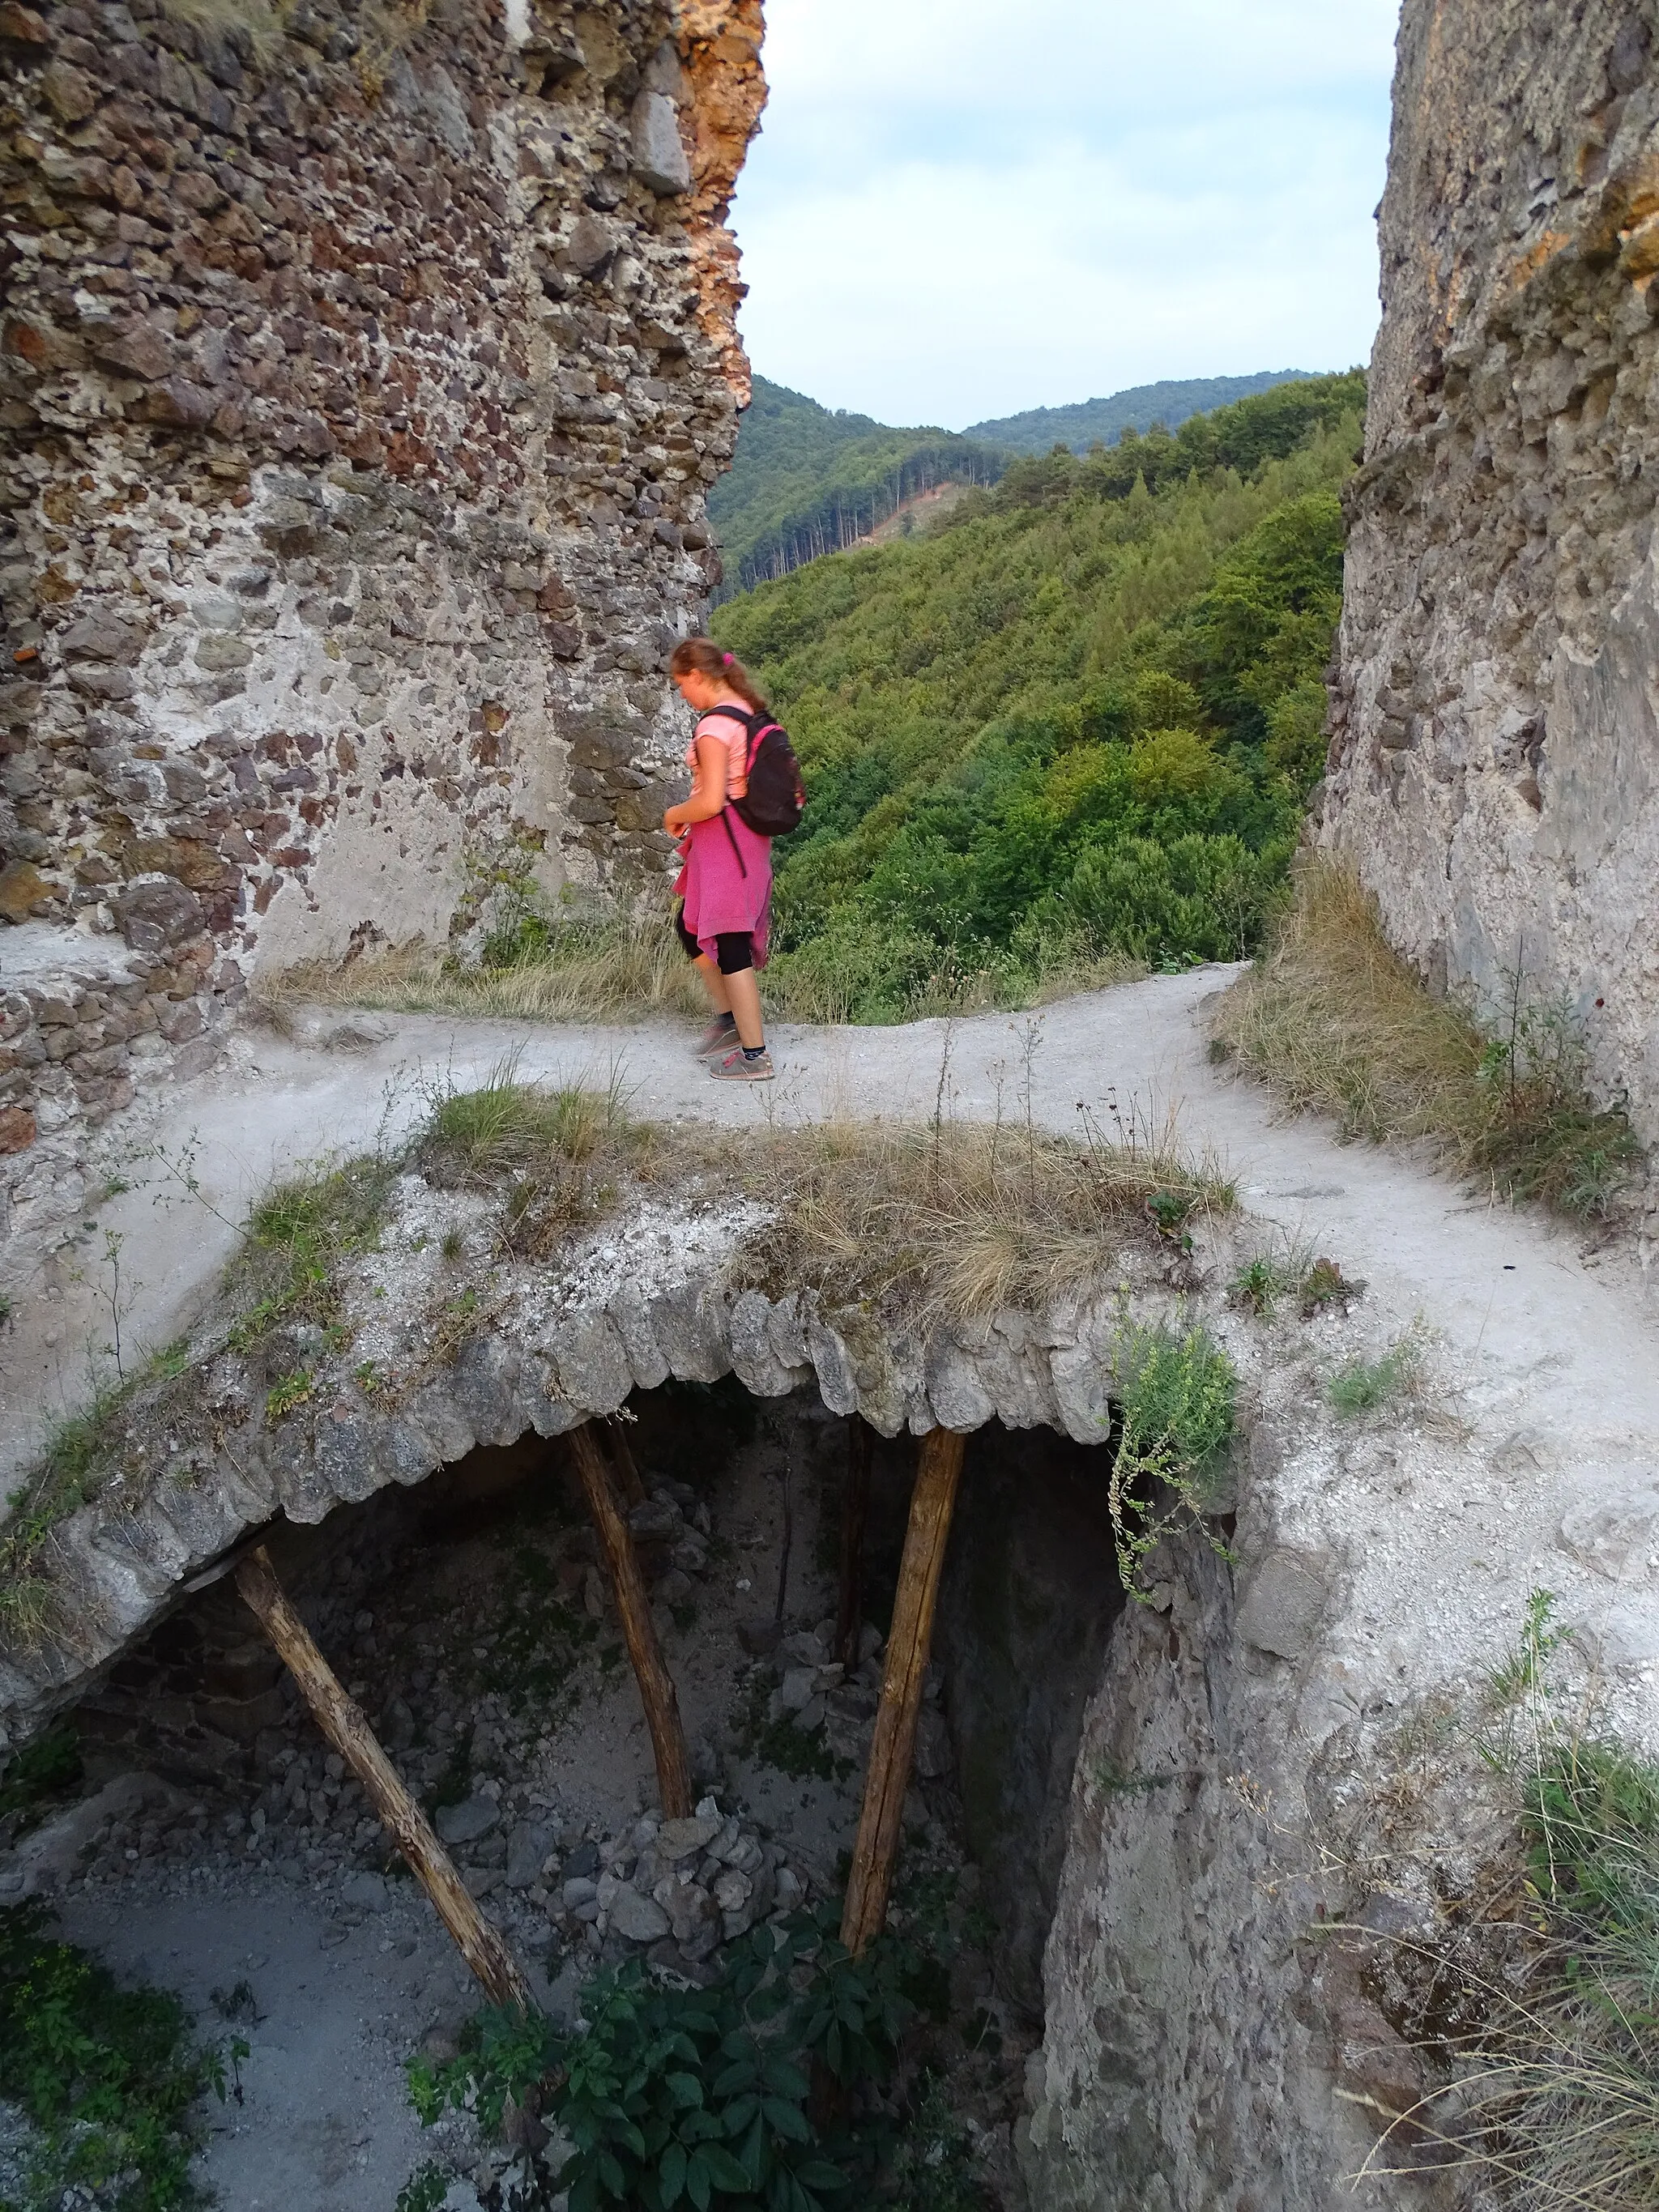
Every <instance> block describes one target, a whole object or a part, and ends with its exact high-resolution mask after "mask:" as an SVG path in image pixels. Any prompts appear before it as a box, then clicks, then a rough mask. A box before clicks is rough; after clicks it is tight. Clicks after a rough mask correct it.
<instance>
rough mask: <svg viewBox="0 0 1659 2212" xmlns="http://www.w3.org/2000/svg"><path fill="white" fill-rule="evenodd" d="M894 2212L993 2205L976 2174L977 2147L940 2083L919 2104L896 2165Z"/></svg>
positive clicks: (975, 2209)
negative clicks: (975, 2149) (952, 2107)
mask: <svg viewBox="0 0 1659 2212" xmlns="http://www.w3.org/2000/svg"><path fill="white" fill-rule="evenodd" d="M892 2178H893V2191H894V2194H893V2198H892V2204H893V2212H984V2208H985V2207H986V2206H987V2204H988V2203H990V2201H991V2200H990V2198H989V2197H987V2193H986V2191H985V2188H984V2185H983V2184H982V2183H981V2180H980V2178H979V2176H978V2174H977V2173H976V2172H975V2158H974V2145H973V2141H972V2138H971V2137H970V2136H969V2133H968V2130H967V2129H966V2128H965V2127H964V2126H963V2124H962V2122H961V2120H960V2119H958V2118H957V2115H956V2114H955V2113H954V2112H952V2111H951V2103H950V2099H949V2097H948V2096H947V2095H946V2093H945V2085H944V2083H943V2082H942V2081H928V2082H927V2084H926V2086H925V2087H924V2088H923V2090H922V2093H921V2097H920V2098H919V2099H918V2100H916V2102H915V2106H914V2107H913V2109H912V2112H911V2114H910V2118H909V2124H908V2126H907V2127H906V2129H905V2131H904V2134H903V2136H902V2139H901V2141H900V2142H899V2146H898V2148H897V2151H896V2154H895V2156H894V2160H893V2169H892Z"/></svg>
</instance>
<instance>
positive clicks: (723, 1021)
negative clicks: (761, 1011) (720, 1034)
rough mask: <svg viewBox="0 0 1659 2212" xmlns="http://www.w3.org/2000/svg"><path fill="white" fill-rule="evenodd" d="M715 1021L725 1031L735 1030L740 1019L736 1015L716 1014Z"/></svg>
mask: <svg viewBox="0 0 1659 2212" xmlns="http://www.w3.org/2000/svg"><path fill="white" fill-rule="evenodd" d="M714 1019H715V1020H716V1021H717V1022H718V1023H719V1024H720V1027H721V1028H722V1029H723V1030H734V1029H736V1027H737V1026H738V1018H737V1016H736V1015H735V1014H716V1015H715V1017H714Z"/></svg>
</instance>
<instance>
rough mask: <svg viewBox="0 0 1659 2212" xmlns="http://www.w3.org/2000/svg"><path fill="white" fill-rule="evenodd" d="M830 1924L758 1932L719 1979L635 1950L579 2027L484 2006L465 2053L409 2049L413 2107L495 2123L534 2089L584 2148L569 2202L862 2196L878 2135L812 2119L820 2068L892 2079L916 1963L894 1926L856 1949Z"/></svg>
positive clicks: (637, 2210)
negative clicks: (663, 1974)
mask: <svg viewBox="0 0 1659 2212" xmlns="http://www.w3.org/2000/svg"><path fill="white" fill-rule="evenodd" d="M831 1926H832V1917H831V1915H830V1912H829V1909H828V1908H824V1909H823V1910H822V1911H819V1912H818V1913H817V1914H802V1915H799V1916H797V1917H796V1918H795V1919H794V1920H793V1922H792V1923H790V1924H789V1927H788V1929H787V1931H785V1932H780V1931H777V1930H775V1929H772V1928H770V1927H763V1928H758V1929H755V1930H754V1932H753V1933H752V1934H751V1935H750V1936H749V1937H748V1938H747V1940H746V1942H744V1943H743V1944H741V1945H738V1946H734V1947H733V1956H732V1958H731V1959H730V1960H729V1961H728V1964H727V1966H726V1969H725V1972H723V1973H722V1974H721V1976H720V1979H719V1980H718V1981H717V1982H716V1983H715V1984H714V1986H713V1987H712V1988H709V1989H706V1990H705V1989H695V1988H684V1987H681V1986H677V1985H673V1984H668V1983H666V1982H662V1981H658V1980H654V1979H653V1978H651V1977H650V1976H649V1975H648V1974H647V1971H646V1969H645V1968H644V1967H643V1966H641V1964H640V1963H639V1962H638V1961H630V1962H629V1964H628V1965H626V1966H621V1967H617V1968H613V1969H606V1970H605V1971H603V1972H600V1973H599V1974H597V1975H596V1976H595V1977H594V1978H593V1980H592V1982H591V1983H590V1984H589V1985H588V1987H587V1989H586V1990H585V1991H584V1993H583V1998H582V2007H583V2011H584V2013H585V2014H586V2021H587V2027H586V2032H585V2033H579V2034H574V2035H566V2034H563V2033H561V2032H560V2031H559V2030H557V2029H556V2028H555V2027H553V2026H552V2024H551V2023H550V2021H546V2020H544V2019H542V2018H541V2017H539V2016H538V2015H532V2016H531V2017H529V2018H527V2019H526V2017H525V2016H524V2015H520V2014H519V2013H516V2012H511V2011H508V2012H496V2011H486V2012H483V2013H482V2014H480V2015H479V2016H478V2018H477V2021H475V2022H474V2023H473V2024H472V2027H471V2030H470V2032H469V2035H468V2038H467V2046H466V2048H465V2049H464V2050H463V2051H462V2053H461V2055H460V2056H459V2057H458V2058H456V2059H454V2060H453V2061H451V2062H450V2063H448V2064H447V2065H445V2066H442V2067H438V2068H434V2067H432V2066H430V2065H428V2063H426V2062H424V2061H422V2060H418V2059H417V2060H416V2061H413V2062H412V2063H411V2064H410V2094H411V2097H412V2099H413V2101H414V2104H415V2108H416V2112H418V2113H419V2115H420V2117H421V2119H422V2122H423V2123H424V2124H428V2125H429V2124H431V2123H432V2121H434V2120H435V2119H436V2118H438V2116H439V2114H440V2113H441V2112H442V2111H443V2109H444V2107H445V2106H446V2105H453V2106H457V2107H461V2106H471V2107H472V2108H473V2109H474V2110H476V2112H477V2116H478V2119H479V2123H480V2124H481V2125H482V2126H483V2128H484V2129H485V2130H486V2132H488V2133H490V2134H495V2133H499V2131H500V2130H501V2125H502V2122H503V2119H504V2117H505V2114H506V2112H507V2105H508V2102H509V2100H511V2101H512V2102H513V2103H514V2104H517V2105H523V2104H524V2103H525V2102H526V2100H530V2099H532V2098H533V2099H535V2100H537V2101H538V2103H539V2106H540V2110H541V2112H542V2114H543V2116H544V2118H545V2119H546V2120H547V2121H549V2122H550V2123H551V2124H555V2125H556V2126H557V2127H558V2128H560V2129H561V2130H562V2131H563V2132H564V2134H565V2135H566V2136H568V2138H569V2141H570V2142H571V2143H572V2145H573V2146H574V2148H573V2152H572V2155H571V2157H570V2159H569V2160H568V2163H567V2164H566V2165H565V2166H563V2167H562V2169H561V2171H560V2172H559V2175H558V2178H557V2179H558V2185H559V2187H560V2188H561V2189H562V2190H567V2191H568V2192H569V2203H570V2212H602V2208H604V2207H605V2206H609V2205H621V2206H627V2207H629V2212H674V2208H675V2207H678V2206H681V2205H684V2206H686V2207H688V2208H690V2212H709V2208H710V2207H711V2206H715V2207H727V2206H739V2205H752V2206H764V2207H766V2208H767V2212H823V2208H825V2207H836V2208H840V2207H847V2206H850V2205H851V2204H852V2203H854V2201H857V2202H867V2201H868V2197H867V2185H868V2182H869V2179H870V2178H871V2169H872V2159H871V2156H870V2152H871V2150H872V2148H873V2146H872V2145H871V2144H869V2143H868V2142H866V2143H865V2144H863V2145H860V2143H858V2142H854V2140H852V2139H851V2138H850V2137H847V2138H845V2139H843V2137H842V2136H840V2135H838V2134H836V2132H835V2131H834V2130H833V2129H832V2128H831V2127H830V2125H829V2124H828V2123H825V2122H822V2121H820V2120H819V2119H818V2118H815V2117H814V2105H815V2103H816V2102H817V2100H813V2098H812V2095H811V2080H810V2076H811V2073H812V2071H813V2069H814V2068H815V2067H816V2068H821V2069H823V2072H824V2074H825V2075H826V2076H827V2077H828V2078H829V2079H831V2080H833V2081H834V2082H835V2083H836V2085H837V2086H838V2089H839V2091H840V2092H841V2093H842V2097H843V2098H844V2097H845V2096H847V2095H850V2093H852V2092H854V2091H855V2090H856V2089H858V2088H860V2087H862V2086H863V2085H865V2084H867V2083H872V2082H880V2081H884V2080H885V2079H886V2078H887V2077H888V2075H890V2072H891V2070H892V2068H893V2065H894V2063H895V2060H896V2054H897V2048H898V2039H899V2035H900V2033H901V2030H902V2027H903V2026H904V2023H905V2021H906V2019H907V2017H908V2013H909V2010H910V2005H909V2001H908V1998H907V1997H906V1996H905V1994H904V1990H903V1983H904V1980H905V1978H906V1975H907V1972H908V1970H909V1968H910V1966H911V1964H912V1962H911V1960H909V1957H908V1954H907V1952H906V1950H905V1949H904V1948H903V1947H902V1946H901V1945H900V1944H899V1943H897V1942H896V1941H895V1940H894V1939H892V1938H890V1937H884V1938H880V1939H878V1941H877V1942H875V1943H873V1944H872V1946H871V1947H870V1948H869V1949H868V1951H866V1954H865V1955H864V1956H863V1957H862V1958H861V1959H856V1960H855V1959H853V1958H852V1957H850V1956H849V1955H848V1953H847V1952H846V1950H845V1949H844V1948H842V1945H841V1944H840V1942H838V1941H837V1940H836V1937H835V1936H834V1935H833V1934H832V1933H831V1932H830V1930H831ZM824 2101H826V2102H829V2103H836V2102H839V2101H840V2100H837V2099H832V2100H824ZM861 2189H862V2191H863V2193H862V2194H860V2190H861Z"/></svg>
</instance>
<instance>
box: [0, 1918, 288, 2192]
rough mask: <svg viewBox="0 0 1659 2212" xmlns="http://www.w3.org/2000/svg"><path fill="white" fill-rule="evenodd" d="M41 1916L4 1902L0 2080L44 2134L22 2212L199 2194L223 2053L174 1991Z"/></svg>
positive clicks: (0, 1931) (0, 1941)
mask: <svg viewBox="0 0 1659 2212" xmlns="http://www.w3.org/2000/svg"><path fill="white" fill-rule="evenodd" d="M47 1924H48V1923H47V1921H46V1915H45V1914H44V1913H43V1912H42V1911H41V1910H40V1908H39V1906H37V1905H8V1906H3V1907H0V2082H3V2083H4V2084H5V2094H6V2095H7V2097H8V2098H9V2099H10V2100H12V2101H13V2102H14V2103H15V2104H16V2105H17V2106H20V2107H21V2110H22V2111H23V2112H25V2113H26V2114H27V2117H28V2118H29V2119H30V2120H31V2121H32V2122H33V2124H34V2126H35V2127H36V2128H37V2129H38V2130H40V2147H39V2148H38V2149H37V2150H36V2151H35V2152H34V2154H33V2157H32V2159H31V2160H30V2167H29V2172H28V2176H27V2183H26V2188H27V2195H26V2197H25V2199H24V2203H23V2208H22V2212H56V2208H57V2207H58V2206H59V2204H60V2203H70V2202H73V2203H90V2202H92V2193H93V2192H94V2191H96V2192H97V2201H98V2203H100V2204H101V2205H106V2206H109V2207H111V2208H112V2212H182V2208H185V2207H187V2206H191V2205H195V2204H199V2203H202V2201H203V2200H202V2197H201V2194H200V2191H198V2190H197V2187H196V2185H195V2184H194V2183H193V2181H192V2180H191V2172H190V2161H191V2154H192V2153H193V2151H194V2149H195V2148H196V2144H197V2140H198V2128H197V2121H196V2118H195V2112H194V2108H195V2106H196V2104H197V2100H198V2099H199V2098H200V2096H201V2095H202V2093H203V2091H204V2089H206V2088H207V2087H210V2085H213V2084H215V2083H216V2082H218V2081H222V2078H223V2075H222V2061H221V2060H219V2059H218V2058H217V2057H216V2056H215V2055H214V2054H213V2053H210V2052H207V2051H202V2050H200V2049H198V2048H197V2045H195V2044H194V2043H193V2041H192V2040H191V2034H190V2029H189V2021H188V2018H187V2016H186V2015H185V2008H184V2007H183V2005H182V2004H180V2002H179V2000H178V1998H177V1997H175V1996H169V1995H167V1993H166V1992H164V1991H162V1990H153V1989H130V1988H125V1987H123V1986H122V1984H119V1983H118V1981H117V1980H116V1979H115V1977H114V1976H113V1975H112V1973H110V1972H108V1970H107V1969H106V1967H103V1966H100V1965H99V1964H98V1963H97V1962H96V1961H95V1960H93V1959H91V1958H90V1957H88V1954H86V1953H85V1952H84V1951H80V1950H77V1949H76V1948H75V1947H74V1946H73V1945H72V1944H68V1943H62V1942H54V1941H52V1939H51V1937H50V1936H48V1934H47V1932H46V1931H47ZM242 2048H243V2051H244V2052H245V2049H246V2046H243V2047H242ZM221 2093H222V2091H221ZM65 2191H72V2192H76V2193H74V2194H73V2195H71V2196H69V2197H66V2196H65V2195H64V2192H65Z"/></svg>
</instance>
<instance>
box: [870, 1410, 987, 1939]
mask: <svg viewBox="0 0 1659 2212" xmlns="http://www.w3.org/2000/svg"><path fill="white" fill-rule="evenodd" d="M962 1454H963V1438H962V1437H960V1436H958V1435H957V1433H956V1432H955V1431H953V1430H951V1429H930V1430H929V1431H928V1432H927V1436H926V1437H923V1439H922V1444H921V1462H920V1464H919V1465H918V1467H917V1468H916V1486H915V1490H914V1491H912V1492H911V1494H910V1521H909V1525H908V1528H906V1530H905V1532H904V1556H903V1559H902V1560H901V1561H900V1563H899V1579H898V1593H897V1595H896V1597H895V1599H894V1601H893V1627H892V1633H891V1634H890V1636H889V1637H888V1638H887V1661H886V1668H885V1671H884V1674H883V1677H882V1685H881V1704H880V1705H879V1706H878V1709H877V1711H876V1729H875V1735H874V1736H873V1738H872V1741H871V1745H870V1767H869V1771H868V1773H867V1774H866V1776H865V1780H864V1805H863V1808H862V1810H861V1811H860V1814H859V1832H858V1839H857V1841H856V1842H855V1843H854V1845H853V1869H852V1872H851V1874H850V1875H848V1882H847V1903H846V1906H845V1908H844V1910H843V1911H842V1922H841V1940H842V1942H843V1943H844V1944H845V1945H846V1946H847V1948H848V1950H849V1951H851V1952H852V1953H853V1954H854V1957H856V1956H857V1955H858V1954H859V1953H860V1952H861V1951H862V1950H863V1949H864V1947H865V1946H866V1943H868V1942H869V1941H870V1938H871V1937H872V1936H874V1935H876V1934H878V1932H879V1930H880V1929H881V1925H882V1923H883V1921H884V1919H885V1918H886V1917H887V1893H888V1891H889V1889H890V1887H892V1881H893V1865H894V1862H895V1860H896V1858H897V1857H898V1845H899V1828H900V1824H901V1821H902V1819H903V1814H904V1793H905V1791H906V1790H908V1788H909V1786H910V1765H911V1761H912V1759H914V1757H915V1748H916V1716H917V1714H918V1713H919V1712H920V1711H921V1692H922V1687H923V1685H924V1683H925V1681H926V1680H927V1652H928V1647H929V1645H930V1644H932V1642H933V1607H934V1604H935V1602H936V1601H937V1599H938V1597H939V1572H940V1570H941V1569H942V1568H943V1566H944V1565H945V1541H946V1539H947V1538H948V1537H949V1535H950V1534H951V1512H952V1510H953V1509H954V1507H955V1505H956V1501H957V1484H958V1482H959V1481H960V1480H961V1479H962Z"/></svg>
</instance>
